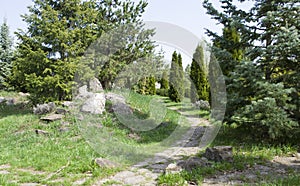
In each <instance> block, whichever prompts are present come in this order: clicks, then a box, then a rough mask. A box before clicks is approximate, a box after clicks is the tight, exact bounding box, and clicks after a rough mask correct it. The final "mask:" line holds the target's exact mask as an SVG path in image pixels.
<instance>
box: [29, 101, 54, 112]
mask: <svg viewBox="0 0 300 186" xmlns="http://www.w3.org/2000/svg"><path fill="white" fill-rule="evenodd" d="M55 108H56V106H55V103H53V102H50V103H45V104H38V105H37V106H36V107H34V108H33V113H34V114H36V115H42V114H48V113H50V112H53V111H54V110H55Z"/></svg>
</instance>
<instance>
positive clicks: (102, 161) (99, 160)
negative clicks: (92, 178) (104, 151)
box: [95, 158, 119, 168]
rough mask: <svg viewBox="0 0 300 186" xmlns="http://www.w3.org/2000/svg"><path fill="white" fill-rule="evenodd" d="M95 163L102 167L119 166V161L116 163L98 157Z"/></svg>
mask: <svg viewBox="0 0 300 186" xmlns="http://www.w3.org/2000/svg"><path fill="white" fill-rule="evenodd" d="M95 163H96V164H97V165H98V166H99V167H102V168H116V167H118V166H119V165H118V164H117V163H114V162H112V161H110V160H107V159H104V158H96V159H95Z"/></svg>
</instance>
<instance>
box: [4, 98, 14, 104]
mask: <svg viewBox="0 0 300 186" xmlns="http://www.w3.org/2000/svg"><path fill="white" fill-rule="evenodd" d="M15 103H16V100H15V99H14V98H8V99H6V105H14V104H15Z"/></svg>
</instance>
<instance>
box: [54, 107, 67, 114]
mask: <svg viewBox="0 0 300 186" xmlns="http://www.w3.org/2000/svg"><path fill="white" fill-rule="evenodd" d="M67 112H68V111H67V110H66V109H63V108H57V109H56V111H55V114H66V113H67Z"/></svg>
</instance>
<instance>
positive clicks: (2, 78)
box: [0, 19, 13, 89]
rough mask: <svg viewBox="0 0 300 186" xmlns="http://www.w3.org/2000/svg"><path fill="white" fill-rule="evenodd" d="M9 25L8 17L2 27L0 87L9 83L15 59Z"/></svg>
mask: <svg viewBox="0 0 300 186" xmlns="http://www.w3.org/2000/svg"><path fill="white" fill-rule="evenodd" d="M9 34H10V33H9V27H8V25H7V22H6V19H4V22H3V23H2V25H1V27H0V89H3V88H4V87H6V85H7V81H8V77H9V76H10V74H11V66H12V65H11V63H12V60H13V48H12V47H13V40H12V38H11V37H10V35H9Z"/></svg>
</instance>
